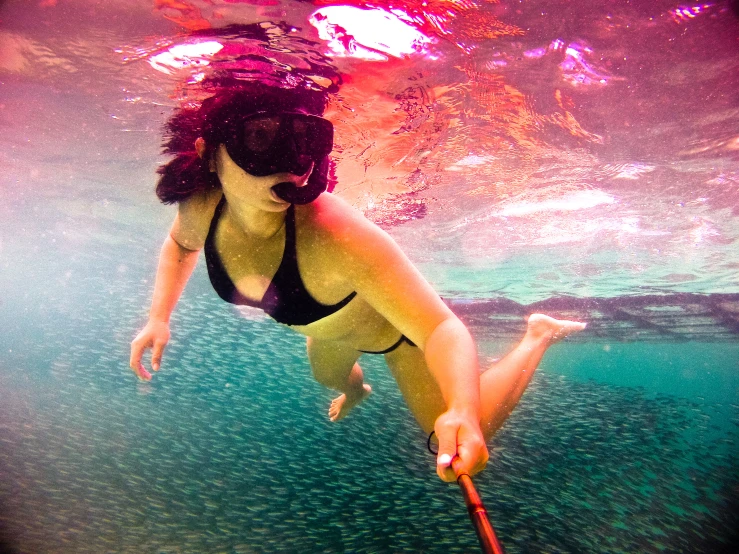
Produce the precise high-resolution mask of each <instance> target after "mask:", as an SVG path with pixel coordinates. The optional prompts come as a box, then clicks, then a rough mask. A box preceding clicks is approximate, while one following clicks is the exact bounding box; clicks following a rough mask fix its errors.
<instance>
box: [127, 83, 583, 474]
mask: <svg viewBox="0 0 739 554" xmlns="http://www.w3.org/2000/svg"><path fill="white" fill-rule="evenodd" d="M325 107H326V98H325V95H324V94H323V93H321V92H317V91H312V90H309V89H280V88H275V87H267V86H264V85H261V84H259V83H249V84H244V86H242V87H240V88H239V89H236V90H226V91H222V92H219V93H218V94H216V95H215V96H213V97H211V98H209V99H207V100H205V101H204V102H203V103H202V105H201V106H200V108H199V109H197V110H195V109H190V110H186V109H183V110H180V111H179V112H178V113H177V114H176V115H175V116H174V117H173V118H172V119H171V120H170V122H169V124H168V129H169V133H170V138H169V141H168V142H167V143H166V147H167V151H168V152H170V153H176V154H178V156H177V157H176V158H174V159H173V160H172V161H171V162H169V164H167V165H166V166H164V167H163V168H161V169H160V170H159V173H160V174H161V175H162V177H161V179H160V181H159V183H158V185H157V195H158V197H159V198H160V200H162V201H163V202H165V203H174V202H176V203H178V212H177V215H176V217H175V220H174V223H173V225H172V228H171V231H170V233H169V236H167V238H166V239H165V241H164V245H163V246H162V250H161V254H160V260H159V267H158V270H157V276H156V283H155V287H154V295H153V300H152V306H151V311H150V314H149V320H148V323H147V324H146V326H145V327H144V328H143V330H142V331H141V332H140V333H139V334H138V335H137V336H136V338H135V339H134V340H133V342H132V344H131V359H130V365H131V369H133V371H134V372H135V373H136V375H137V376H138V377H139V378H140V379H144V380H149V379H151V374H150V373H149V372H148V371H147V370H146V368H145V367H144V365H143V364H142V363H141V359H142V356H143V353H144V351H145V350H146V349H148V348H151V349H152V359H151V365H152V368H153V370H154V371H158V370H159V367H160V364H161V359H162V353H163V351H164V347H165V345H166V344H167V342H168V341H169V338H170V328H169V319H170V315H171V313H172V311H173V310H174V307H175V305H176V303H177V301H178V299H179V297H180V295H181V293H182V291H183V289H184V287H185V284H186V283H187V280H188V279H189V277H190V275H191V273H192V271H193V269H194V267H195V265H196V263H197V260H198V257H199V253H200V250H202V249H204V250H205V257H206V263H207V267H208V274H209V276H210V280H211V283H212V284H213V287H214V288H215V290H216V291H217V292H218V294H219V295H220V296H221V297H222V298H223V299H225V300H227V301H229V302H232V303H235V304H248V305H251V306H257V307H260V308H262V309H263V310H264V311H265V312H266V313H267V314H269V315H270V316H271V317H273V318H274V319H275V320H276V321H278V322H280V323H282V324H285V325H288V326H289V327H290V328H292V329H294V330H295V331H297V332H298V333H301V334H303V335H305V336H306V337H307V350H308V358H309V360H310V365H311V368H312V370H313V375H314V376H315V378H316V380H317V381H318V382H319V383H321V384H323V385H324V386H326V387H330V388H332V389H336V390H337V391H339V392H341V395H340V396H338V397H337V398H336V399H334V400H333V402H332V403H331V405H330V407H329V410H328V415H329V418H330V419H331V421H338V420H340V419H342V418H343V417H345V416H346V415H347V414H348V413H349V412H350V411H351V409H352V408H354V407H355V406H356V405H357V404H359V403H360V402H361V401H362V400H364V399H365V398H366V397H367V396H368V395H369V394H370V393H371V388H370V386H369V385H368V384H366V383H364V379H363V375H362V369H361V368H360V366H359V364H358V363H357V360H358V359H359V357H360V356H361V355H362V353H371V354H383V355H384V356H385V360H386V362H387V365H388V367H389V368H390V370H391V372H392V374H393V376H394V378H395V380H396V381H397V383H398V385H399V387H400V390H401V392H402V394H403V397H404V398H405V401H406V402H407V404H408V407H409V408H410V410H411V411H412V413H413V415H414V416H415V418H416V420H417V421H418V423H419V424H420V426H421V427H422V428H423V429H424V431H425V432H426V433H430V432H431V431H435V432H436V436H437V439H438V441H439V451H438V455H437V473H438V475H439V477H441V478H442V479H443V480H445V481H454V480H455V479H456V476H455V472H454V471H453V470H452V468H451V461H452V459H453V458H454V457H455V456H459V458H460V460H459V462H457V465H458V469H460V470H462V471H466V472H468V473H470V474H474V473H476V472H478V471H480V470H481V469H483V467H484V466H485V464H486V463H487V460H488V452H487V447H486V441H487V440H489V439H490V438H491V437H492V436H493V434H494V433H495V432H496V431H497V429H498V428H500V426H501V425H502V424H503V422H504V421H505V419H506V418H507V416H508V415H509V413H510V412H511V410H512V409H513V407H514V406H515V405H516V403H517V402H518V400H519V398H520V397H521V395H522V394H523V391H524V390H525V388H526V386H527V385H528V383H529V381H530V379H531V377H532V375H533V373H534V371H535V369H536V367H537V365H538V363H539V361H540V360H541V358H542V356H543V355H544V353H545V351H546V349H547V348H548V347H549V346H550V345H551V344H552V343H553V342H555V341H556V340H559V339H561V338H563V337H565V336H566V335H568V334H569V333H571V332H574V331H579V330H581V329H583V328H584V327H585V325H584V324H582V323H577V322H572V321H561V320H555V319H552V318H550V317H548V316H545V315H541V314H534V315H532V316H530V317H529V319H528V325H527V329H526V333H525V336H524V337H523V339H522V341H521V342H520V343H519V344H518V346H516V347H515V348H514V349H513V351H511V352H510V353H509V354H508V355H506V356H505V357H504V358H503V359H501V360H499V361H498V362H496V363H495V364H493V366H492V367H491V368H489V369H488V370H487V371H485V372H483V373H482V374H481V373H480V370H479V367H478V359H477V351H476V347H475V344H474V342H473V339H472V337H471V336H470V333H469V332H468V331H467V329H466V327H465V326H464V325H463V324H462V322H461V321H460V320H459V319H458V318H457V317H456V316H455V315H454V314H453V313H452V312H451V310H450V309H449V308H448V307H447V306H446V305H445V304H444V303H443V302H442V301H441V299H440V298H439V296H438V295H437V294H436V293H435V292H434V290H433V289H432V288H431V286H430V285H429V284H428V283H427V282H426V280H425V279H424V278H423V276H422V275H421V274H420V273H419V272H418V270H416V268H415V267H414V266H413V265H412V263H411V262H410V261H409V260H408V258H407V257H406V256H405V255H404V254H403V252H402V251H401V250H400V249H399V247H398V246H397V245H396V244H395V242H394V241H393V240H392V239H391V238H390V237H389V236H388V235H387V234H386V233H385V232H384V231H382V230H381V229H380V228H379V227H377V226H376V225H374V224H373V223H371V222H370V221H368V220H367V219H365V218H364V217H363V216H362V215H361V214H360V213H358V212H357V211H356V210H354V209H353V208H352V207H351V206H349V205H348V204H346V203H345V202H344V201H342V200H341V199H340V198H338V197H337V196H335V195H332V194H321V193H322V192H323V191H325V190H326V184H327V180H328V175H327V174H328V168H329V158H328V154H329V153H330V152H331V149H332V147H333V126H332V125H331V123H330V122H328V121H327V120H325V119H323V118H321V117H320V116H321V115H322V114H323V112H324V110H325Z"/></svg>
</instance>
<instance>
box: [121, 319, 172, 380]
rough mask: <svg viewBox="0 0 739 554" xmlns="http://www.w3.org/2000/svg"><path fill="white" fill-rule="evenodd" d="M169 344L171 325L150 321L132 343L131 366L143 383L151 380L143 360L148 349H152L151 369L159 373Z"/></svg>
mask: <svg viewBox="0 0 739 554" xmlns="http://www.w3.org/2000/svg"><path fill="white" fill-rule="evenodd" d="M168 342H169V323H167V322H166V321H151V320H150V321H149V322H148V323H147V324H146V327H144V328H143V329H142V330H141V332H140V333H139V334H138V335H136V338H135V339H133V341H132V342H131V361H130V366H131V369H132V370H133V372H134V373H135V374H136V376H137V377H138V378H139V379H141V380H143V381H150V380H151V373H149V372H148V371H147V370H146V368H145V367H144V364H142V363H141V358H142V357H143V355H144V352H145V351H146V349H147V348H151V368H152V369H153V370H154V371H159V366H160V364H161V363H162V353H163V352H164V347H165V346H167V343H168Z"/></svg>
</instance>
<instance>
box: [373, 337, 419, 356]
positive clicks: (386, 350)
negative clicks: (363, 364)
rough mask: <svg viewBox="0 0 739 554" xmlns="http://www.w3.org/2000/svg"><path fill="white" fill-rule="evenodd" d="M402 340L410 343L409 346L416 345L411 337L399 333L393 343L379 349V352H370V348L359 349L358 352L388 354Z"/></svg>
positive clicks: (401, 342)
mask: <svg viewBox="0 0 739 554" xmlns="http://www.w3.org/2000/svg"><path fill="white" fill-rule="evenodd" d="M404 342H406V343H408V344H410V345H411V346H416V343H414V342H413V341H412V340H411V339H409V338H408V337H406V336H405V335H400V338H399V339H398V342H396V343H395V344H393V345H392V346H391V347H390V348H386V349H385V350H381V351H380V352H372V351H370V350H360V352H364V353H365V354H390V352H392V351H393V350H395V349H396V348H398V347H399V346H400V345H401V344H403V343H404Z"/></svg>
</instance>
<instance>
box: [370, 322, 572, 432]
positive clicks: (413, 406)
mask: <svg viewBox="0 0 739 554" xmlns="http://www.w3.org/2000/svg"><path fill="white" fill-rule="evenodd" d="M584 328H585V324H583V323H578V322H575V321H566V320H556V319H553V318H551V317H548V316H545V315H542V314H534V315H532V316H530V317H529V320H528V324H527V328H526V334H525V335H524V337H523V339H522V340H521V342H520V343H519V344H518V346H516V347H515V348H514V349H513V350H512V351H511V352H510V353H508V354H507V355H506V356H505V357H504V358H503V359H501V360H499V361H497V362H496V363H494V364H493V365H492V366H491V367H490V368H489V369H488V370H487V371H485V372H483V373H482V374H481V375H480V426H481V428H482V432H483V434H484V435H485V440H488V439H490V437H492V436H493V435H494V434H495V432H496V431H497V430H498V429H499V428H500V427H501V425H503V422H504V421H505V420H506V418H507V417H508V415H509V414H510V413H511V411H512V410H513V408H514V407H515V406H516V404H517V403H518V400H519V399H520V398H521V395H522V394H523V391H524V390H526V386H527V385H528V384H529V381H530V380H531V377H532V376H533V374H534V371H535V370H536V367H537V366H538V365H539V362H540V361H541V358H542V357H543V356H544V353H545V352H546V350H547V348H548V347H549V346H551V345H552V344H554V343H555V342H556V341H558V340H560V339H562V338H564V337H566V336H567V335H569V334H570V333H573V332H576V331H581V330H582V329H584ZM385 359H386V360H387V364H388V366H389V367H390V370H391V371H392V373H393V376H394V377H395V380H396V381H397V382H398V386H399V387H400V391H401V393H402V394H403V397H404V398H405V401H406V403H407V404H408V407H409V408H410V410H411V412H413V415H414V416H415V418H416V420H417V421H418V423H419V425H420V426H421V428H423V430H424V431H425V432H426V433H430V432H431V431H433V429H434V422H435V421H436V418H437V417H439V415H441V414H442V413H443V412H444V411H446V405H445V403H444V399H443V397H442V395H441V391H440V390H439V387H438V385H437V384H436V380H435V379H434V378H433V376H432V375H431V374H430V373H429V371H428V368H427V367H426V360H425V359H424V356H423V352H421V351H420V350H419V349H418V348H414V347H411V346H409V345H407V344H404V345H401V346H400V347H399V348H398V349H397V350H395V351H393V352H391V353H390V354H388V355H387V356H386V357H385Z"/></svg>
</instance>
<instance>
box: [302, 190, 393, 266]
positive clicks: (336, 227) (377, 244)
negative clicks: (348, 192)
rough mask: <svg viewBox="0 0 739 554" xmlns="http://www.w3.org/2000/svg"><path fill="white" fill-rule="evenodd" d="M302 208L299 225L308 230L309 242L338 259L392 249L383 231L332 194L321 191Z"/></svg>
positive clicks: (389, 240)
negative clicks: (321, 192)
mask: <svg viewBox="0 0 739 554" xmlns="http://www.w3.org/2000/svg"><path fill="white" fill-rule="evenodd" d="M301 208H303V210H300V211H298V212H296V213H297V214H298V218H300V220H299V221H298V226H299V228H300V229H307V230H308V233H307V234H308V235H309V236H310V239H309V240H310V242H311V243H312V244H314V245H315V246H318V247H320V248H322V249H324V251H326V252H331V253H332V254H334V255H335V256H336V259H337V261H338V260H339V259H343V258H344V257H346V256H348V258H349V259H355V258H358V257H359V258H366V257H367V253H368V251H370V250H372V251H374V252H375V253H376V254H377V255H380V256H382V255H383V253H384V252H387V251H388V248H391V249H392V248H395V246H394V241H393V240H392V239H391V238H390V236H389V235H388V234H387V233H386V232H385V231H383V230H382V229H380V228H379V227H378V226H377V225H375V224H374V223H372V222H371V221H370V220H368V219H367V218H366V217H364V214H362V212H360V211H359V210H358V209H356V208H354V207H353V206H351V205H350V204H349V203H348V202H346V201H345V200H343V199H341V198H339V197H337V196H335V195H333V194H322V195H321V196H319V197H318V199H317V200H315V201H314V202H311V204H307V205H305V206H302V207H301ZM301 212H302V213H301ZM301 220H302V221H301Z"/></svg>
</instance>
